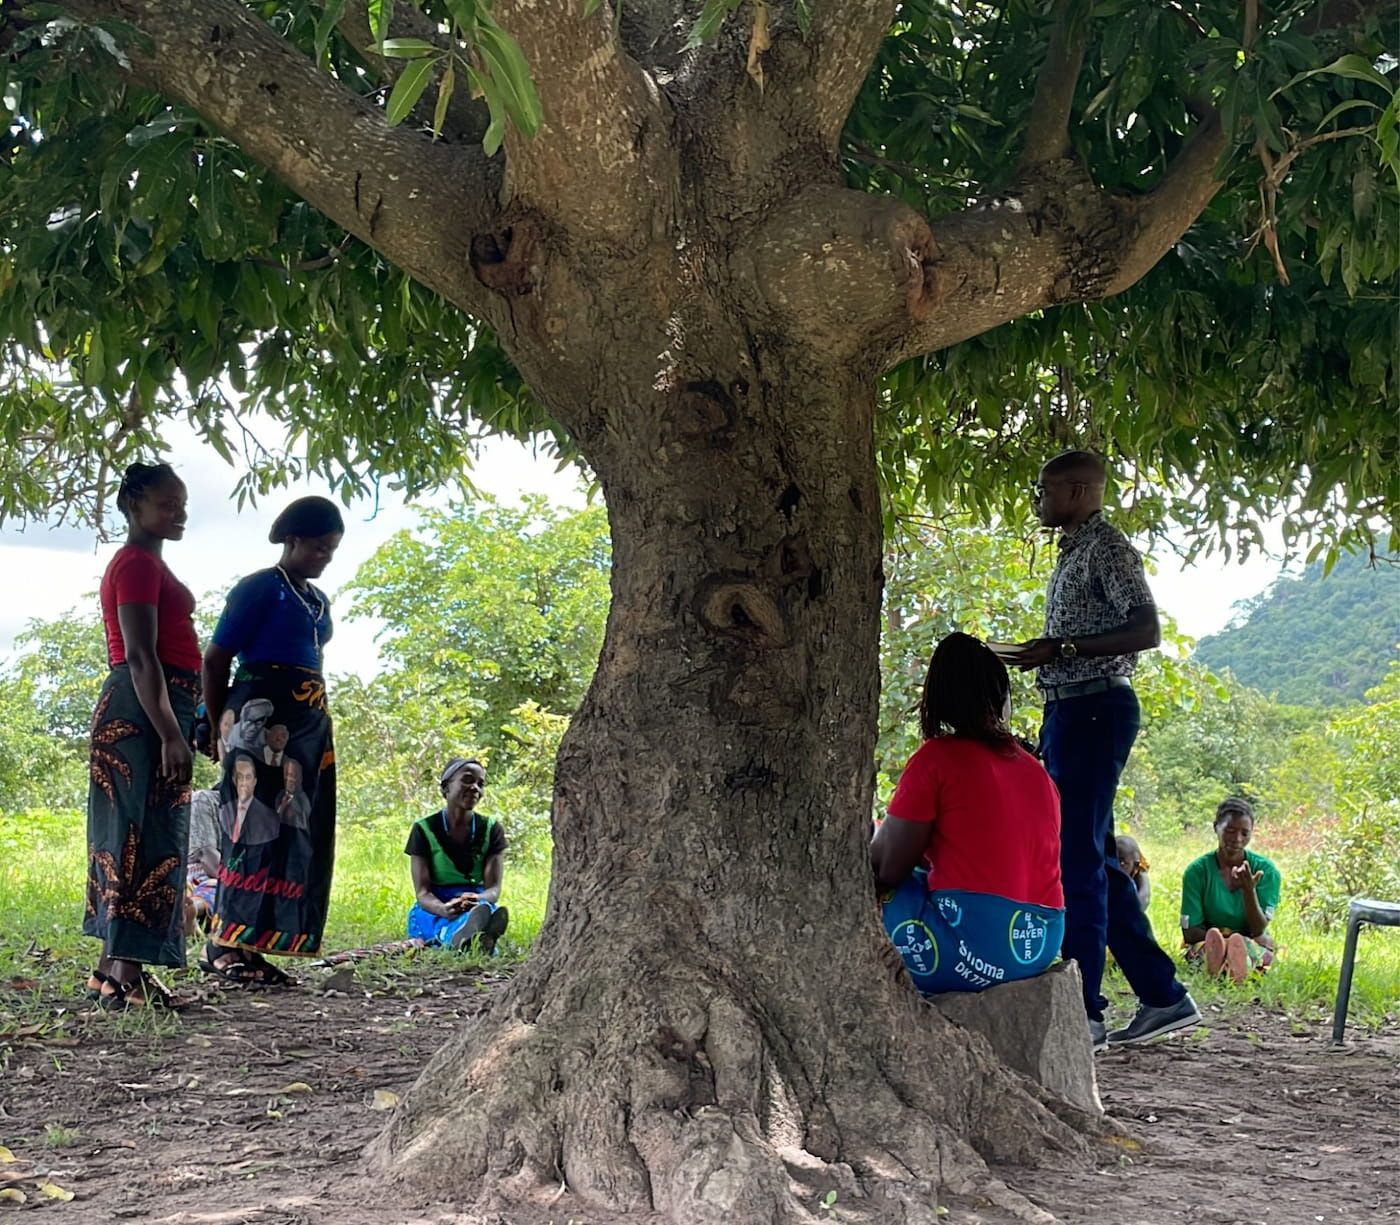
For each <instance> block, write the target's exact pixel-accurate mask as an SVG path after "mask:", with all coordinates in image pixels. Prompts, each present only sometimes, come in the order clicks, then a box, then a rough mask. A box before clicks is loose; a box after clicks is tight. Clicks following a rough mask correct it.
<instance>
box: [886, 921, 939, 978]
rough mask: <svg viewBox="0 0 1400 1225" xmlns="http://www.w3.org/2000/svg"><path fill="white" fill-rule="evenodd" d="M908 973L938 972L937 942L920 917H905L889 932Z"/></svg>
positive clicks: (920, 974)
mask: <svg viewBox="0 0 1400 1225" xmlns="http://www.w3.org/2000/svg"><path fill="white" fill-rule="evenodd" d="M890 939H891V940H893V941H894V946H895V948H897V949H898V950H899V953H900V956H902V957H903V958H904V964H905V965H906V966H907V967H908V968H909V973H910V974H914V975H918V976H925V975H932V974H935V973H937V972H938V942H937V941H936V940H935V939H934V938H933V932H932V931H931V930H930V928H929V926H928V924H927V923H925V922H924V921H923V920H922V919H905V920H904V922H903V923H900V924H898V925H897V926H896V927H895V929H894V931H893V932H891V933H890Z"/></svg>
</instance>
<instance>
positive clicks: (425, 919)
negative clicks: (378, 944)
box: [408, 885, 497, 947]
mask: <svg viewBox="0 0 1400 1225" xmlns="http://www.w3.org/2000/svg"><path fill="white" fill-rule="evenodd" d="M482 888H483V886H481V885H472V886H471V887H470V889H468V887H467V886H465V885H461V886H447V887H445V888H438V889H434V890H433V894H434V896H435V897H436V898H437V900H438V901H439V902H450V901H451V900H452V899H453V898H454V897H457V896H458V895H459V894H462V893H468V892H470V893H477V892H479V891H480V890H481V889H482ZM481 905H483V906H489V907H491V913H492V914H495V913H496V910H497V905H496V903H495V902H482V903H481ZM471 913H472V912H471V911H470V910H468V911H467V912H466V913H465V914H459V915H457V916H456V917H455V918H451V919H444V918H443V917H442V916H441V915H435V914H429V913H428V911H426V910H424V909H423V907H421V906H420V905H418V903H417V902H414V903H413V905H412V906H410V907H409V910H408V935H409V938H410V939H412V940H426V941H427V942H428V943H429V944H441V945H443V946H444V947H450V946H451V944H452V937H453V936H455V935H456V934H457V932H458V930H459V929H460V928H461V927H462V926H463V925H464V924H465V923H466V921H467V920H468V919H469V918H471Z"/></svg>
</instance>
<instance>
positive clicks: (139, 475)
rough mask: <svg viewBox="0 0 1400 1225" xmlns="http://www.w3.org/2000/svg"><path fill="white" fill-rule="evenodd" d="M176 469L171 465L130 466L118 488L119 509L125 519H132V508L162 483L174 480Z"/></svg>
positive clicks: (138, 464)
mask: <svg viewBox="0 0 1400 1225" xmlns="http://www.w3.org/2000/svg"><path fill="white" fill-rule="evenodd" d="M174 476H175V469H174V468H172V467H171V466H170V465H169V464H142V463H135V464H132V465H130V466H129V467H128V468H127V470H126V471H125V472H124V473H122V483H121V484H120V485H118V486H117V509H118V510H119V511H121V513H122V515H123V517H125V518H127V519H130V518H131V511H132V508H133V507H134V506H135V505H136V503H137V502H139V501H140V500H141V499H142V498H144V497H145V496H146V495H147V494H148V493H150V492H151V490H152V489H154V488H155V487H156V486H157V485H159V484H160V483H161V481H164V480H167V479H170V478H173V477H174Z"/></svg>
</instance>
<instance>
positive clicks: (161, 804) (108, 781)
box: [83, 664, 199, 966]
mask: <svg viewBox="0 0 1400 1225" xmlns="http://www.w3.org/2000/svg"><path fill="white" fill-rule="evenodd" d="M164 671H165V687H166V690H167V691H168V692H169V694H170V708H171V710H173V711H174V713H175V722H176V723H177V724H178V726H179V728H180V734H181V735H182V736H185V737H186V738H187V739H188V737H189V734H190V732H191V730H192V728H193V726H194V712H195V707H196V706H197V705H198V704H199V677H197V676H196V675H195V674H194V673H193V672H187V671H185V670H184V669H183V668H173V667H170V666H169V665H165V667H164ZM189 830H190V788H189V784H188V783H181V784H172V783H169V782H167V781H166V780H165V779H163V778H161V776H160V736H159V735H157V734H156V730H155V728H154V726H153V725H152V724H151V721H150V719H149V718H148V717H147V716H146V712H145V711H144V710H143V709H142V708H141V702H140V700H139V699H138V698H137V696H136V687H135V685H134V684H133V682H132V679H131V668H130V667H129V666H128V665H127V664H118V665H117V666H116V667H114V668H113V669H112V670H111V672H110V673H109V674H108V676H107V680H106V681H105V682H104V683H103V685H102V692H101V694H100V695H99V697H98V699H97V709H96V710H94V711H93V715H92V738H91V748H90V755H89V758H88V820H87V834H88V878H87V908H86V914H85V916H84V919H83V934H84V935H87V936H96V937H97V938H98V939H99V940H101V941H102V947H103V952H104V953H105V954H106V955H107V956H108V957H117V958H122V959H124V960H129V961H140V962H145V963H146V964H148V965H158V966H183V965H184V964H185V914H184V894H185V854H186V847H187V846H188V843H189Z"/></svg>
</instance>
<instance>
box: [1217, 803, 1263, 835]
mask: <svg viewBox="0 0 1400 1225" xmlns="http://www.w3.org/2000/svg"><path fill="white" fill-rule="evenodd" d="M1231 817H1244V818H1246V819H1247V820H1248V821H1249V828H1250V829H1253V828H1254V805H1253V804H1251V803H1250V802H1249V801H1248V800H1247V799H1245V798H1244V796H1242V795H1231V796H1226V797H1225V799H1223V800H1221V801H1220V806H1219V807H1218V808H1217V809H1216V810H1215V821H1214V823H1213V828H1214V829H1215V832H1216V833H1217V834H1218V833H1219V832H1220V830H1221V828H1222V827H1223V826H1224V825H1225V823H1226V822H1227V821H1228V820H1229V819H1230V818H1231Z"/></svg>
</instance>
